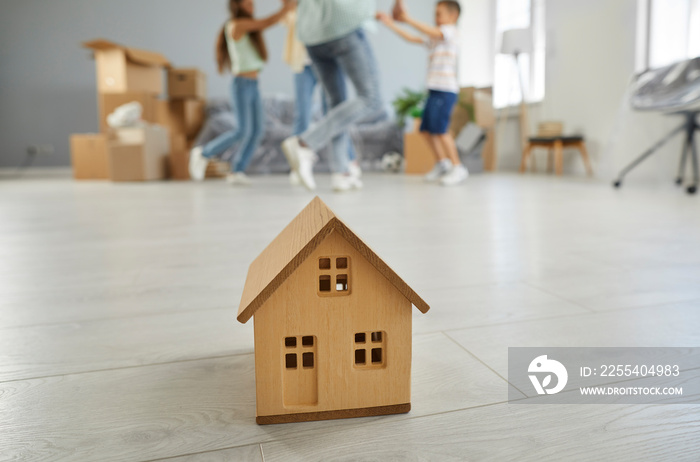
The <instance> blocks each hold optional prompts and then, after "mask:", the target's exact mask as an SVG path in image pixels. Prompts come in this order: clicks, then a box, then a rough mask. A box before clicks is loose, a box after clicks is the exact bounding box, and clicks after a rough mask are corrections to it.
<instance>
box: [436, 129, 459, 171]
mask: <svg viewBox="0 0 700 462" xmlns="http://www.w3.org/2000/svg"><path fill="white" fill-rule="evenodd" d="M435 138H437V139H438V140H439V143H440V144H441V145H442V148H443V150H444V151H443V152H444V153H445V154H447V158H449V159H450V161H451V162H452V165H459V164H461V163H462V161H461V160H460V159H459V152H457V145H456V144H455V139H454V138H453V137H452V134H450V133H445V134H444V135H437V136H436V137H435Z"/></svg>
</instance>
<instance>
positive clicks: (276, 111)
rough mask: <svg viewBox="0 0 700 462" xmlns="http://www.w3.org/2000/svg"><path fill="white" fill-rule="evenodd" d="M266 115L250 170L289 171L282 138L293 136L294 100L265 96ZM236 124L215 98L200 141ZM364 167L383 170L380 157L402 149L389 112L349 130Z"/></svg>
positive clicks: (321, 166) (323, 167)
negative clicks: (262, 135)
mask: <svg viewBox="0 0 700 462" xmlns="http://www.w3.org/2000/svg"><path fill="white" fill-rule="evenodd" d="M263 101H264V106H265V115H266V130H265V137H264V138H263V142H262V145H261V146H260V148H259V149H258V151H257V152H256V153H255V157H254V158H253V161H252V162H251V164H250V167H249V169H248V172H249V173H254V174H269V173H287V172H289V165H288V164H287V161H286V159H285V157H284V154H283V153H282V150H281V148H280V145H281V143H282V141H283V140H284V139H285V138H287V137H289V136H291V135H292V123H293V120H294V101H293V100H292V99H291V98H286V97H281V96H273V97H266V98H264V99H263ZM317 106H318V107H317V108H315V109H314V120H318V119H319V118H320V117H321V109H320V104H318V105H317ZM235 127H236V118H235V116H234V115H233V114H232V113H231V107H230V105H229V103H228V102H227V101H223V100H221V101H212V102H210V103H209V104H208V107H207V121H206V123H205V125H204V127H203V129H202V131H201V132H200V134H199V136H198V138H197V144H204V143H206V142H207V141H210V140H212V139H214V138H216V137H217V136H218V135H220V134H221V133H224V132H226V131H227V130H232V129H234V128H235ZM350 135H351V138H352V141H353V143H354V145H355V149H356V151H357V153H358V158H359V159H360V163H361V165H362V168H363V169H364V170H367V171H373V170H381V159H382V157H383V156H384V154H387V153H389V152H399V153H401V152H403V131H402V130H401V129H400V128H399V127H398V126H397V125H396V123H395V122H394V120H393V119H392V118H391V117H389V116H388V112H387V111H383V112H382V113H379V114H376V115H374V116H372V117H367V118H365V119H363V120H361V121H360V122H359V123H358V124H356V125H355V126H354V127H353V128H352V129H351V132H350ZM235 153H236V147H235V146H234V147H233V148H232V149H230V150H229V151H227V152H226V153H224V154H223V155H222V160H229V159H231V157H232V156H234V155H235ZM329 154H330V148H329V147H328V146H327V147H325V148H323V149H322V150H321V151H320V152H319V153H318V155H319V158H320V159H319V162H318V163H317V165H316V166H315V169H316V170H317V171H319V172H327V171H329V164H328V156H329Z"/></svg>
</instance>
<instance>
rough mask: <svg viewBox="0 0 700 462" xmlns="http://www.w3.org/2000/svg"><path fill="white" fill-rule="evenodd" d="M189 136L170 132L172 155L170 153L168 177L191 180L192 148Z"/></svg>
mask: <svg viewBox="0 0 700 462" xmlns="http://www.w3.org/2000/svg"><path fill="white" fill-rule="evenodd" d="M187 145H188V143H187V138H185V135H183V134H180V133H171V134H170V155H168V178H171V179H173V180H189V179H190V172H189V162H190V150H189V149H188V148H187Z"/></svg>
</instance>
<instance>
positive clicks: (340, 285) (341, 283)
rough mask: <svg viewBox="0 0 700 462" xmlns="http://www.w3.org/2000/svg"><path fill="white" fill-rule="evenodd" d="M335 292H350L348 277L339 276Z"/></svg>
mask: <svg viewBox="0 0 700 462" xmlns="http://www.w3.org/2000/svg"><path fill="white" fill-rule="evenodd" d="M335 290H336V291H337V292H347V291H348V275H347V274H339V275H337V276H336V277H335Z"/></svg>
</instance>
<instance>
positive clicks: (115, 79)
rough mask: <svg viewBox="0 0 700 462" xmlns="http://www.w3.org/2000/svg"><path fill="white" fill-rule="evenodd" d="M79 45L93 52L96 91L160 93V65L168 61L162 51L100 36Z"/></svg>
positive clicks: (161, 77)
mask: <svg viewBox="0 0 700 462" xmlns="http://www.w3.org/2000/svg"><path fill="white" fill-rule="evenodd" d="M83 46H85V47H86V48H89V49H91V50H94V52H95V63H96V65H97V89H98V91H99V92H100V93H124V92H127V91H143V92H148V93H153V94H161V93H163V68H164V67H168V66H169V65H170V63H169V62H168V60H167V59H166V58H165V57H164V56H163V55H161V54H159V53H154V52H152V51H146V50H139V49H136V48H128V47H125V46H122V45H119V44H117V43H114V42H110V41H108V40H103V39H98V40H92V41H90V42H85V43H84V44H83Z"/></svg>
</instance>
